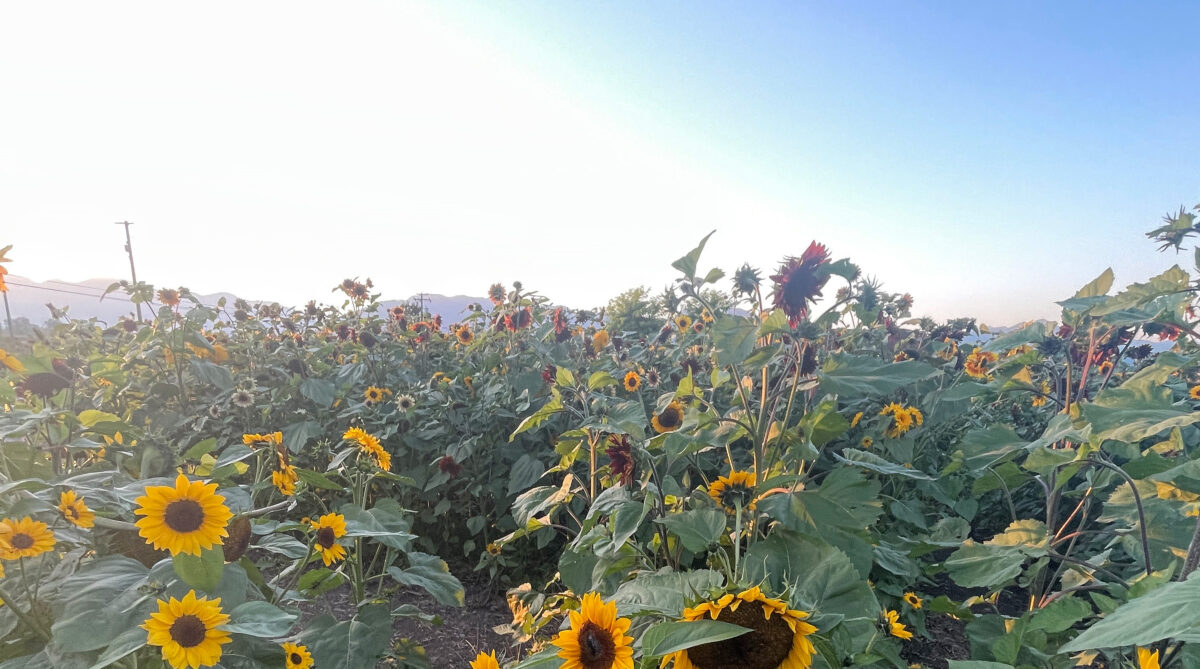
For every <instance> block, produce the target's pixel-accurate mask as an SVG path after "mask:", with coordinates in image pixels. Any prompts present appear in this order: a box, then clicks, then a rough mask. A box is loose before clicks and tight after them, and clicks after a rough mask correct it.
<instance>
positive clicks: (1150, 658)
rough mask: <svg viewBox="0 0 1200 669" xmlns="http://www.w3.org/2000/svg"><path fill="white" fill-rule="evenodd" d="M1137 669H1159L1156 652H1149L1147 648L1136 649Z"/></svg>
mask: <svg viewBox="0 0 1200 669" xmlns="http://www.w3.org/2000/svg"><path fill="white" fill-rule="evenodd" d="M1137 661H1138V669H1159V664H1158V651H1157V650H1156V651H1154V652H1150V649H1149V648H1138V649H1137Z"/></svg>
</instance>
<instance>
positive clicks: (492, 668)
mask: <svg viewBox="0 0 1200 669" xmlns="http://www.w3.org/2000/svg"><path fill="white" fill-rule="evenodd" d="M471 669H500V661H499V660H497V659H496V651H494V650H493V651H492V652H491V653H480V654H479V655H476V656H475V659H474V660H471Z"/></svg>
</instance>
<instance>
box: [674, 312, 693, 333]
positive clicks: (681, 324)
mask: <svg viewBox="0 0 1200 669" xmlns="http://www.w3.org/2000/svg"><path fill="white" fill-rule="evenodd" d="M675 327H677V328H679V331H680V332H686V331H687V329H688V328H690V327H692V318H691V317H690V316H688V315H687V314H679V315H678V316H676V317H675Z"/></svg>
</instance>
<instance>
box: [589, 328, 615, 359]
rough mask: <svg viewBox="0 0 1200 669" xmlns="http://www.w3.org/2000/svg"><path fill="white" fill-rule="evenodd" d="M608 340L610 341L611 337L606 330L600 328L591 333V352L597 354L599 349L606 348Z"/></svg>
mask: <svg viewBox="0 0 1200 669" xmlns="http://www.w3.org/2000/svg"><path fill="white" fill-rule="evenodd" d="M610 341H612V338H611V337H610V336H609V334H608V330H600V331H599V332H597V333H596V334H594V335H592V352H593V353H596V354H599V353H600V351H603V350H604V349H606V348H608V344H609V342H610Z"/></svg>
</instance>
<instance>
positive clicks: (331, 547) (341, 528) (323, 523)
mask: <svg viewBox="0 0 1200 669" xmlns="http://www.w3.org/2000/svg"><path fill="white" fill-rule="evenodd" d="M313 530H314V531H315V532H316V539H315V541H314V545H313V548H314V549H316V550H317V551H319V552H320V553H321V560H322V561H323V562H324V563H325V566H326V567H328V566H329V565H331V564H333V563H334V562H338V561H340V560H342V559H344V558H345V557H346V549H345V547H343V546H342V545H341V544H339V543H338V542H337V540H338V539H340V538H342V537H344V536H346V517H345V516H343V515H342V514H340V513H327V514H325V515H323V516H321V517H320V518H318V519H317V521H316V522H314V523H313Z"/></svg>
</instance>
